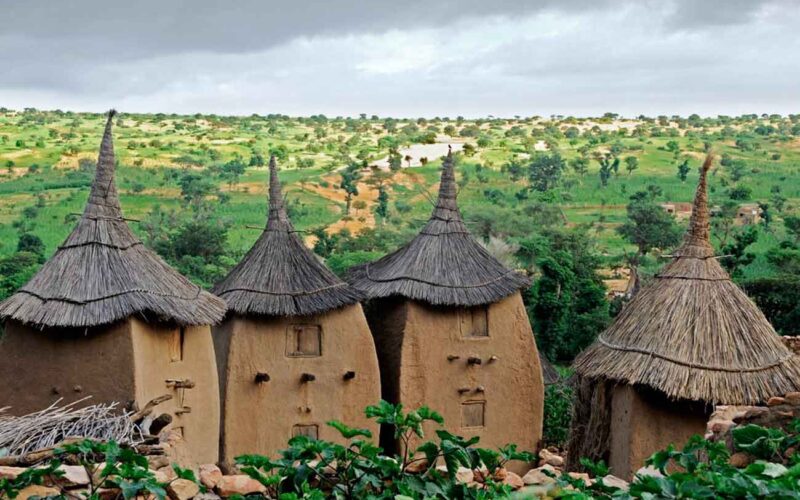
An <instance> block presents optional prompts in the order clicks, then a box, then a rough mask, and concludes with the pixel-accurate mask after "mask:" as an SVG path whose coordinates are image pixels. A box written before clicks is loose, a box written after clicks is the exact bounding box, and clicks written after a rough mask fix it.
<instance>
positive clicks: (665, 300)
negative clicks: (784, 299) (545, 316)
mask: <svg viewBox="0 0 800 500" xmlns="http://www.w3.org/2000/svg"><path fill="white" fill-rule="evenodd" d="M711 162H712V160H711V157H708V158H707V159H706V161H705V163H704V164H703V167H702V169H701V173H700V181H699V185H698V187H697V194H696V195H695V199H694V205H693V209H692V215H691V218H690V222H689V229H688V231H687V233H686V236H685V239H684V242H683V244H682V245H681V247H680V248H679V249H678V250H677V251H676V252H675V253H674V255H672V256H671V257H672V262H670V263H669V264H668V265H667V266H666V267H664V269H663V270H662V271H661V272H660V274H658V275H657V276H656V277H655V278H654V279H653V280H652V282H651V283H649V284H648V285H646V286H644V287H643V288H642V289H641V290H640V291H639V292H638V293H637V294H636V295H635V296H634V298H633V299H632V300H631V302H629V303H628V305H627V306H626V307H625V308H624V309H623V310H622V312H621V313H620V315H619V316H618V317H617V319H616V321H614V323H613V324H612V325H611V326H610V327H609V328H608V329H607V330H606V331H605V332H603V333H602V334H601V335H600V336H599V337H598V339H597V341H596V342H595V343H594V344H592V345H591V346H590V347H589V348H588V349H587V350H586V351H584V352H583V353H582V354H581V355H580V356H579V357H578V358H577V359H576V361H575V363H574V367H575V370H576V372H577V375H578V380H577V385H578V387H577V401H576V407H575V413H574V416H573V427H572V435H571V442H570V445H569V457H568V462H569V464H568V466H571V467H578V459H579V458H580V457H588V458H592V459H595V460H598V459H604V460H606V462H607V463H609V465H610V466H611V471H612V473H613V474H615V475H617V476H620V477H630V476H631V474H632V473H634V472H635V471H636V470H638V469H639V467H641V466H642V465H643V463H644V461H645V459H646V458H647V457H648V456H649V455H650V454H652V453H653V452H655V451H657V450H659V449H662V448H664V447H666V446H667V445H668V444H670V443H674V444H675V445H677V446H681V445H683V444H684V443H685V441H686V440H687V439H688V438H689V437H690V436H692V435H693V434H703V433H704V431H705V425H706V421H707V418H708V416H709V414H710V412H711V411H712V410H713V406H714V405H716V404H728V405H741V404H755V403H759V402H764V401H766V400H767V399H768V398H769V397H771V396H774V395H782V394H785V393H786V392H790V391H795V390H797V388H798V384H800V368H799V367H798V359H797V358H796V357H794V356H793V354H792V353H791V352H790V351H789V350H788V349H787V348H786V346H784V344H783V343H782V342H781V339H780V337H779V336H778V335H777V334H776V333H775V331H774V330H773V328H772V326H771V325H770V324H769V322H768V321H767V319H766V318H765V317H764V315H763V314H762V313H761V311H760V310H759V309H758V307H756V305H755V304H754V303H753V302H752V301H750V299H749V298H748V297H747V296H746V295H745V294H744V292H743V291H742V290H741V289H739V287H737V286H736V285H735V284H734V283H733V282H732V281H731V279H730V277H729V276H728V274H727V273H726V272H725V271H724V270H723V268H722V267H721V266H720V264H719V262H718V261H717V259H716V258H715V256H714V250H713V248H712V246H711V243H710V239H709V209H708V196H707V193H706V177H707V174H708V170H709V168H710V166H711Z"/></svg>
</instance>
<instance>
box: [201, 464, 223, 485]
mask: <svg viewBox="0 0 800 500" xmlns="http://www.w3.org/2000/svg"><path fill="white" fill-rule="evenodd" d="M198 475H199V476H200V482H201V483H202V484H203V486H205V487H206V488H208V489H210V490H213V489H214V488H215V487H216V486H217V483H219V480H220V479H222V470H220V468H219V467H217V466H216V465H214V464H203V465H201V466H200V469H199V473H198Z"/></svg>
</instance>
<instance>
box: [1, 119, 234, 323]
mask: <svg viewBox="0 0 800 500" xmlns="http://www.w3.org/2000/svg"><path fill="white" fill-rule="evenodd" d="M113 116H114V112H113V111H111V112H110V113H109V115H108V122H107V123H106V128H105V133H104V135H103V141H102V143H101V145H100V156H99V158H98V160H97V170H96V172H95V178H94V182H93V183H92V189H91V193H90V194H89V201H88V202H87V204H86V208H85V210H84V212H83V215H82V217H81V219H80V221H78V224H77V226H76V227H75V229H74V230H73V231H72V233H71V234H70V235H69V236H68V237H67V239H66V241H64V243H63V244H62V245H61V246H60V247H59V248H58V250H56V253H55V254H54V255H53V257H52V258H51V259H50V260H48V261H47V262H46V263H45V264H44V266H42V268H41V269H40V270H39V272H38V273H36V275H35V276H34V277H33V278H31V280H30V281H29V282H28V283H27V284H25V286H23V287H22V288H21V289H20V290H19V291H18V292H17V293H15V294H14V295H12V296H11V297H9V298H8V299H7V300H6V301H5V302H3V303H2V304H0V318H2V319H4V320H9V319H10V320H16V321H19V322H21V323H25V324H29V325H32V326H36V327H38V328H45V327H90V326H97V325H104V324H109V323H113V322H115V321H117V320H120V319H123V318H127V317H130V316H133V315H139V316H141V317H143V318H144V319H145V320H148V319H153V320H158V321H165V322H173V323H177V324H180V325H207V324H212V323H216V322H217V321H219V320H220V319H222V316H223V315H224V313H225V303H224V302H223V301H222V300H221V299H219V298H217V297H214V296H213V295H211V294H209V293H208V292H205V291H203V290H202V289H201V288H200V287H198V286H196V285H194V284H192V283H191V282H190V281H189V280H188V279H186V278H185V277H183V276H181V275H180V274H179V273H178V272H176V271H175V270H174V269H172V268H171V267H169V266H168V265H167V264H166V263H165V262H164V261H162V260H161V259H160V258H159V257H158V256H157V255H156V254H155V253H153V252H151V251H150V250H148V249H147V248H145V246H144V245H143V244H142V242H141V241H139V239H138V238H136V236H134V234H133V233H132V232H131V230H130V228H129V227H128V224H127V223H126V222H125V219H124V218H123V216H122V210H121V209H120V205H119V196H118V195H117V188H116V185H115V183H114V170H115V157H114V144H113V138H112V134H111V125H112V118H113ZM150 315H152V317H149V316H150Z"/></svg>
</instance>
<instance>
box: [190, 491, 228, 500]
mask: <svg viewBox="0 0 800 500" xmlns="http://www.w3.org/2000/svg"><path fill="white" fill-rule="evenodd" d="M221 498H222V497H221V496H219V495H217V494H216V493H214V492H211V491H207V492H205V493H199V494H197V495H195V497H194V500H220V499H221Z"/></svg>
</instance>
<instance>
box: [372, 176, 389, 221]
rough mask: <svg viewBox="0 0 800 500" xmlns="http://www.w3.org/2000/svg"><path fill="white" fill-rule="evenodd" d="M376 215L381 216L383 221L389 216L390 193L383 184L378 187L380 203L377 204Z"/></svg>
mask: <svg viewBox="0 0 800 500" xmlns="http://www.w3.org/2000/svg"><path fill="white" fill-rule="evenodd" d="M375 215H377V216H378V217H380V218H381V223H383V221H384V220H385V219H386V217H388V216H389V193H388V191H387V190H386V187H385V186H383V185H381V186H380V187H379V188H378V203H377V204H376V205H375Z"/></svg>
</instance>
